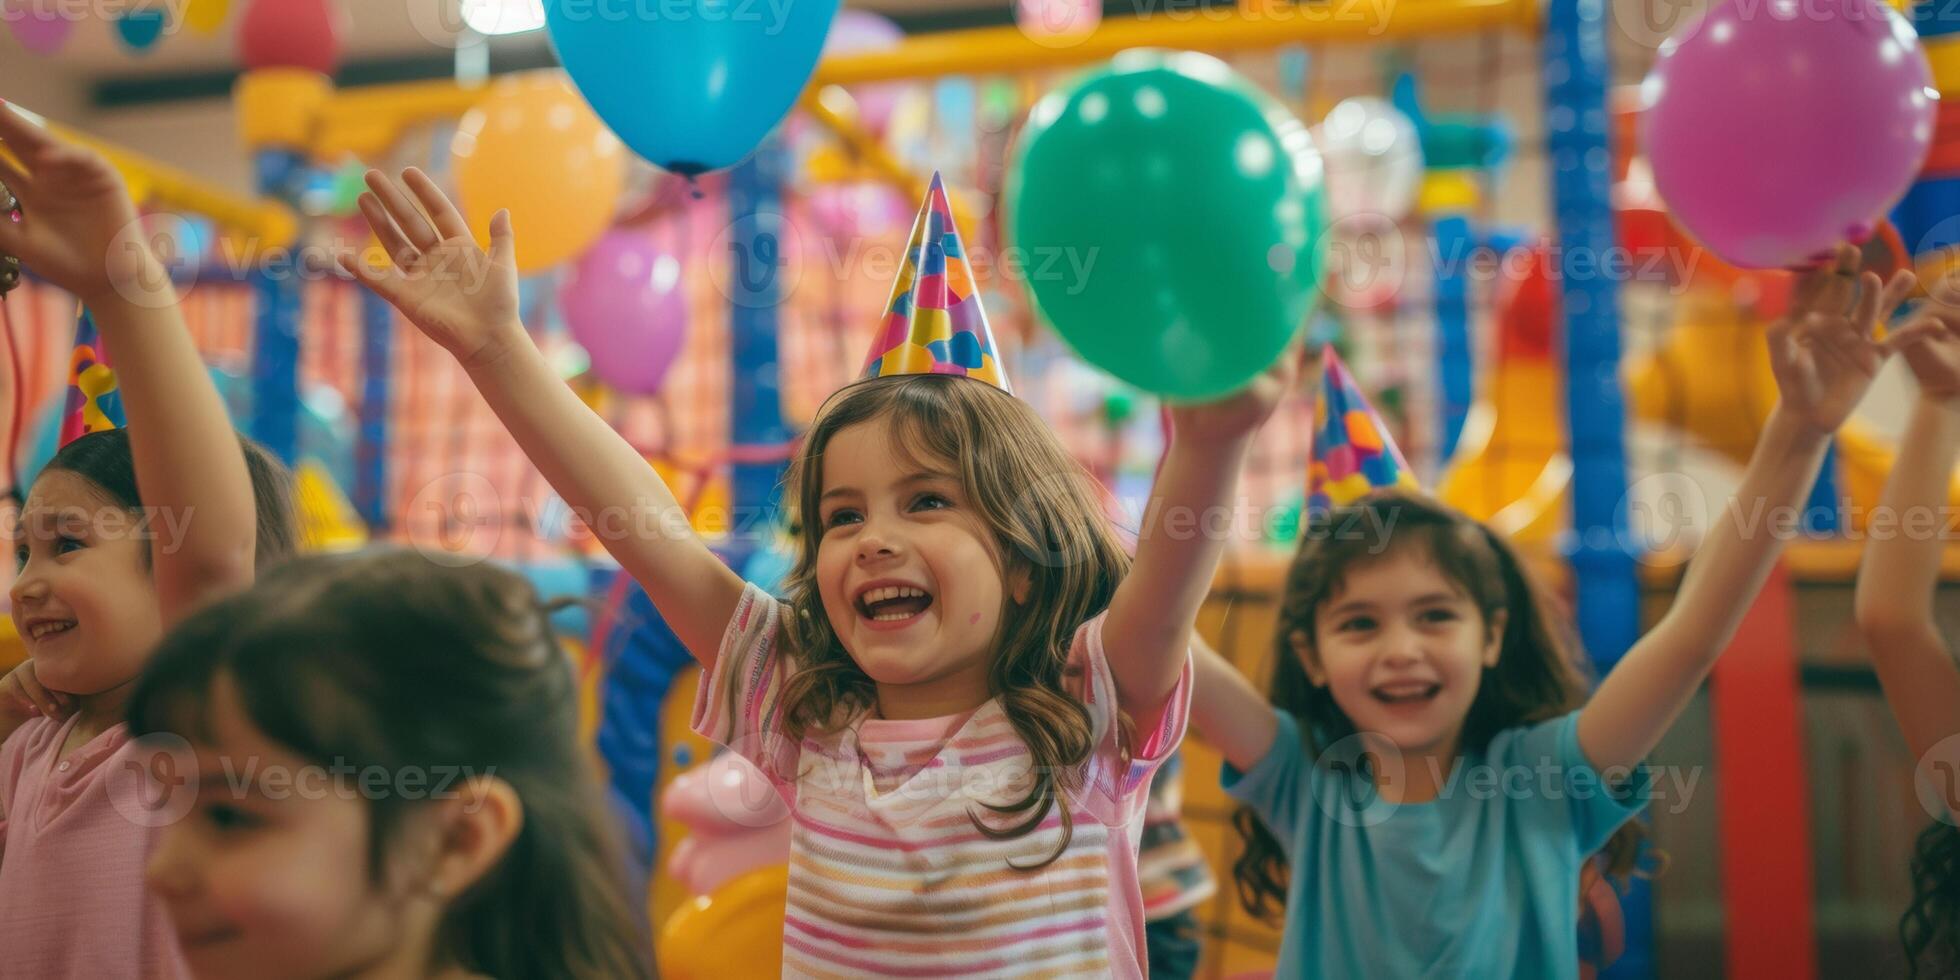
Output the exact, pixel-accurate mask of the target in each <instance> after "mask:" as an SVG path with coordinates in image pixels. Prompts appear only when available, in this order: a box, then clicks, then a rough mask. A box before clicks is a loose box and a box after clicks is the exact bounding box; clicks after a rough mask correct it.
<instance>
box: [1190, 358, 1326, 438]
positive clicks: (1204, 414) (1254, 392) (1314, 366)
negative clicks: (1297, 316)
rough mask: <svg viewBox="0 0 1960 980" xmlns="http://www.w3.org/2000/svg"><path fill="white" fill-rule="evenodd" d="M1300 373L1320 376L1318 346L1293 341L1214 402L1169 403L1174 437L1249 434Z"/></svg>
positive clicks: (1277, 403)
mask: <svg viewBox="0 0 1960 980" xmlns="http://www.w3.org/2000/svg"><path fill="white" fill-rule="evenodd" d="M1302 374H1304V375H1305V376H1306V377H1307V378H1309V379H1311V381H1312V382H1316V383H1317V382H1318V381H1319V379H1320V348H1318V347H1309V346H1306V345H1303V344H1296V345H1295V346H1293V347H1289V348H1287V349H1286V352H1285V353H1283V354H1281V355H1280V356H1279V359H1278V360H1276V361H1274V362H1273V366H1272V367H1269V368H1267V369H1266V370H1265V371H1264V372H1262V373H1260V374H1259V376H1258V377H1255V378H1253V379H1252V381H1251V382H1250V383H1248V384H1247V385H1246V386H1245V387H1244V388H1241V389H1239V391H1237V392H1236V393H1234V394H1231V395H1227V396H1225V397H1224V398H1221V399H1219V400H1218V401H1213V402H1200V403H1195V404H1184V405H1172V406H1171V407H1170V414H1171V421H1172V424H1173V426H1174V429H1175V432H1176V434H1177V435H1178V436H1180V437H1183V438H1187V439H1202V440H1205V441H1207V442H1210V441H1213V440H1217V441H1230V440H1234V439H1240V438H1243V437H1245V436H1248V435H1251V434H1252V432H1253V431H1254V430H1256V429H1258V428H1259V427H1260V426H1261V425H1264V424H1265V422H1266V420H1267V419H1268V418H1270V417H1272V414H1273V409H1275V408H1277V407H1278V406H1279V402H1280V399H1281V398H1282V397H1284V396H1285V395H1286V393H1287V392H1288V391H1289V390H1291V389H1292V388H1293V386H1294V385H1295V384H1297V383H1299V380H1300V378H1301V376H1302Z"/></svg>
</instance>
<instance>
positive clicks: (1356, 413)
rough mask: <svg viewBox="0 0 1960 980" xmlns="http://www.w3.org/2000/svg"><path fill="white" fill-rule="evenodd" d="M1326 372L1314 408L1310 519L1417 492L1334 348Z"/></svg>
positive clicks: (1309, 469)
mask: <svg viewBox="0 0 1960 980" xmlns="http://www.w3.org/2000/svg"><path fill="white" fill-rule="evenodd" d="M1326 371H1327V374H1326V377H1325V378H1324V379H1322V381H1321V384H1320V394H1319V396H1318V397H1316V398H1315V399H1314V405H1313V459H1312V460H1311V461H1309V462H1308V464H1307V513H1309V514H1315V515H1319V514H1326V513H1327V512H1329V511H1331V510H1333V509H1334V508H1336V507H1345V506H1347V505H1349V504H1352V503H1354V502H1355V501H1356V500H1359V499H1361V498H1362V497H1364V496H1367V494H1368V493H1369V491H1371V490H1379V489H1382V488H1385V487H1398V488H1400V489H1403V490H1410V491H1413V490H1416V489H1417V486H1416V477H1415V471H1414V470H1411V469H1410V468H1409V461H1408V460H1406V459H1403V458H1402V450H1400V449H1397V448H1396V447H1395V440H1394V439H1393V438H1391V437H1390V436H1389V434H1388V426H1387V425H1385V424H1384V423H1383V422H1382V418H1381V416H1380V415H1378V414H1376V412H1375V407H1374V406H1373V405H1370V404H1368V399H1367V396H1365V395H1363V394H1362V393H1361V388H1360V387H1359V386H1358V385H1356V384H1355V383H1354V376H1353V375H1351V374H1349V373H1348V370H1347V365H1345V364H1342V363H1341V358H1340V356H1339V355H1337V354H1335V353H1334V350H1333V348H1331V347H1330V348H1328V350H1327V368H1326Z"/></svg>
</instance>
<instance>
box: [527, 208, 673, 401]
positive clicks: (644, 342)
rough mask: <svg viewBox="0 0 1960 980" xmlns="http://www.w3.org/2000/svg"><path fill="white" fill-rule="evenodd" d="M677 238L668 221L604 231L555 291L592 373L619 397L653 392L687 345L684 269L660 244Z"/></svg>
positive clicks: (658, 388)
mask: <svg viewBox="0 0 1960 980" xmlns="http://www.w3.org/2000/svg"><path fill="white" fill-rule="evenodd" d="M679 237H680V236H679V235H678V234H676V233H675V232H674V231H672V230H671V229H670V228H668V226H667V223H666V222H660V223H657V224H656V225H654V226H653V227H652V228H651V229H649V228H620V229H614V230H612V231H609V232H607V233H606V234H605V235H604V236H603V237H601V238H600V239H599V241H598V242H597V243H595V244H594V245H593V246H592V248H591V249H590V250H589V251H587V252H586V253H585V255H583V256H581V257H580V258H579V260H578V262H576V263H574V264H573V266H572V270H571V272H570V274H569V275H567V276H566V278H565V282H564V284H563V285H562V286H561V287H560V288H559V292H558V309H559V312H561V313H562V314H564V317H565V325H566V326H567V327H568V328H570V330H571V333H572V339H573V340H576V341H578V343H579V346H581V347H584V348H585V351H586V353H588V354H590V355H592V373H593V374H595V375H597V376H598V378H599V380H601V381H604V382H605V383H606V384H608V385H611V386H612V387H614V388H616V389H618V390H619V391H621V392H623V393H626V394H629V395H651V394H653V393H654V392H656V391H659V390H660V383H661V381H663V380H664V379H665V378H666V377H667V370H668V369H669V368H671V367H673V365H674V361H675V360H677V359H679V357H680V353H681V348H682V347H683V346H684V345H685V344H686V341H687V289H686V287H687V276H686V271H687V270H686V267H685V265H684V264H683V263H682V261H681V258H680V256H678V255H676V254H675V253H674V252H673V251H672V250H670V249H669V248H667V247H666V246H665V245H663V244H662V243H664V242H672V241H675V240H677V239H678V238H679Z"/></svg>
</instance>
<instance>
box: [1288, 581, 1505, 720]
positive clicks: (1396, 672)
mask: <svg viewBox="0 0 1960 980" xmlns="http://www.w3.org/2000/svg"><path fill="white" fill-rule="evenodd" d="M1497 615H1498V617H1499V621H1498V622H1494V623H1490V622H1486V621H1485V619H1484V615H1483V613H1482V611H1481V610H1479V608H1478V606H1477V604H1476V602H1475V601H1474V600H1472V599H1471V597H1470V596H1469V595H1468V594H1466V593H1465V592H1464V590H1463V589H1462V588H1461V587H1460V586H1458V585H1457V583H1456V582H1454V581H1453V580H1451V579H1450V577H1449V576H1448V575H1446V574H1444V573H1443V570H1442V568H1441V567H1439V566H1438V565H1437V563H1436V562H1434V561H1432V560H1430V558H1429V556H1428V555H1427V554H1426V553H1424V551H1423V550H1422V549H1421V548H1417V547H1402V548H1397V549H1394V550H1392V551H1390V552H1389V553H1388V554H1386V555H1383V556H1382V557H1381V558H1379V559H1376V560H1373V561H1368V562H1364V563H1359V564H1356V565H1353V566H1351V567H1349V568H1348V570H1347V575H1346V577H1345V578H1344V579H1343V580H1342V581H1341V583H1340V586H1339V587H1338V588H1336V589H1335V590H1334V592H1333V594H1332V595H1330V596H1329V597H1328V598H1327V599H1326V600H1325V601H1324V602H1322V603H1321V606H1320V608H1319V609H1318V610H1317V611H1316V613H1315V615H1314V636H1313V639H1312V643H1311V644H1310V645H1309V644H1306V643H1304V642H1303V641H1304V640H1305V637H1303V636H1295V637H1294V638H1293V640H1294V645H1295V647H1296V651H1297V652H1298V653H1299V654H1300V655H1301V657H1302V660H1303V662H1304V666H1305V667H1306V671H1307V677H1308V678H1309V679H1310V680H1311V681H1312V682H1313V683H1314V684H1316V685H1319V686H1322V687H1325V688H1327V689H1328V692H1329V693H1331V694H1332V695H1333V698H1334V703H1335V704H1337V705H1339V706H1340V709H1341V711H1342V712H1343V713H1345V714H1346V715H1347V717H1348V719H1349V720H1350V721H1351V722H1353V724H1354V728H1355V730H1356V731H1358V732H1367V733H1373V734H1376V735H1379V736H1383V737H1385V738H1387V739H1389V740H1390V741H1392V742H1393V743H1394V745H1395V747H1396V748H1397V749H1399V750H1401V751H1402V752H1404V753H1407V754H1411V755H1416V754H1420V755H1435V756H1438V757H1442V758H1453V757H1454V754H1455V752H1456V749H1457V747H1458V743H1459V740H1460V738H1461V736H1462V733H1463V723H1464V719H1465V718H1467V717H1468V716H1469V714H1470V706H1471V704H1472V703H1474V702H1475V701H1476V699H1477V690H1478V688H1479V687H1480V686H1481V684H1482V681H1483V673H1484V670H1485V668H1487V667H1493V666H1495V665H1496V664H1497V657H1498V654H1499V652H1500V651H1501V650H1502V646H1503V645H1502V641H1501V638H1502V636H1503V635H1504V623H1503V622H1502V617H1503V615H1504V614H1503V613H1502V612H1499V613H1498V614H1497Z"/></svg>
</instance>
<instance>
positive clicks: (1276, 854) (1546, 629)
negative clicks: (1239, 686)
mask: <svg viewBox="0 0 1960 980" xmlns="http://www.w3.org/2000/svg"><path fill="white" fill-rule="evenodd" d="M1404 548H1420V549H1421V550H1422V551H1423V553H1424V554H1426V555H1427V556H1428V557H1429V558H1430V559H1431V560H1432V561H1434V562H1435V563H1436V567H1437V568H1438V569H1440V570H1441V571H1442V573H1443V574H1444V575H1445V576H1447V577H1448V578H1449V579H1450V580H1451V581H1452V582H1454V583H1455V584H1456V586H1457V587H1458V588H1459V589H1462V590H1463V592H1464V594H1466V595H1468V596H1469V597H1470V599H1471V601H1472V602H1475V603H1476V605H1477V609H1478V611H1479V612H1480V613H1481V614H1482V616H1483V618H1484V622H1485V623H1490V622H1494V621H1495V617H1496V615H1497V614H1498V613H1500V612H1502V613H1504V614H1505V625H1504V636H1503V640H1502V646H1501V647H1500V652H1499V654H1498V658H1497V663H1496V665H1495V666H1491V667H1486V668H1484V670H1483V676H1482V678H1481V682H1480V684H1479V686H1478V688H1477V697H1476V699H1475V700H1474V701H1472V702H1471V704H1470V712H1469V714H1468V715H1467V716H1465V718H1464V720H1463V734H1462V736H1461V737H1460V739H1459V740H1458V743H1457V744H1458V751H1459V752H1465V753H1467V752H1481V751H1483V750H1484V748H1485V747H1487V746H1488V745H1489V744H1490V740H1491V737H1492V736H1494V735H1496V734H1497V733H1498V732H1501V731H1503V730H1504V729H1506V728H1512V727H1515V726H1518V725H1528V724H1531V723H1533V722H1540V721H1547V720H1550V719H1552V718H1556V717H1558V716H1560V715H1563V714H1566V713H1568V712H1571V711H1574V710H1577V709H1578V708H1579V707H1580V706H1581V705H1582V704H1584V703H1585V699H1586V692H1587V691H1588V690H1589V687H1588V684H1587V678H1586V675H1585V674H1584V673H1583V672H1582V668H1581V667H1580V661H1579V659H1578V656H1577V650H1578V644H1577V641H1576V639H1575V638H1574V637H1573V636H1571V635H1570V633H1569V630H1568V629H1567V627H1566V625H1565V620H1564V618H1563V617H1561V616H1558V615H1557V614H1555V613H1554V612H1553V607H1552V605H1551V601H1550V599H1549V597H1548V596H1547V595H1546V594H1545V591H1544V590H1543V589H1542V588H1540V587H1539V586H1538V584H1537V582H1536V581H1535V580H1534V579H1533V578H1532V576H1531V574H1530V572H1529V571H1528V570H1527V569H1526V568H1525V565H1524V563H1523V562H1521V561H1520V560H1519V559H1518V555H1517V552H1516V551H1515V550H1513V549H1512V547H1511V544H1510V542H1508V541H1506V540H1504V538H1503V536H1502V535H1499V534H1496V533H1493V532H1492V531H1491V530H1490V529H1488V528H1486V527H1484V526H1483V525H1482V524H1480V523H1478V522H1477V521H1475V520H1472V519H1471V518H1470V517H1469V516H1467V515H1465V514H1463V513H1461V512H1459V511H1456V510H1453V509H1451V508H1448V507H1445V506H1443V505H1442V504H1439V503H1436V502H1434V501H1432V500H1428V499H1425V498H1421V497H1416V496H1412V495H1408V494H1402V493H1394V492H1384V493H1379V494H1374V495H1371V496H1369V497H1367V498H1364V499H1362V500H1360V501H1358V502H1356V503H1355V504H1354V505H1353V506H1351V507H1347V508H1342V509H1338V510H1335V511H1334V512H1332V513H1331V514H1327V515H1324V516H1320V517H1316V518H1315V519H1313V520H1312V521H1310V522H1309V523H1308V525H1307V526H1306V527H1305V528H1304V529H1303V532H1302V534H1301V537H1300V549H1299V551H1298V552H1297V553H1296V554H1295V555H1294V558H1293V563H1292V566H1291V567H1290V568H1289V569H1288V570H1287V573H1286V590H1285V593H1284V594H1283V596H1282V598H1281V600H1280V613H1279V628H1278V631H1277V636H1275V637H1274V649H1273V654H1274V656H1273V678H1272V684H1271V687H1270V689H1269V690H1270V694H1269V695H1268V698H1269V700H1270V701H1271V702H1272V704H1273V706H1274V707H1277V708H1280V709H1283V710H1285V711H1287V712H1288V713H1290V714H1292V715H1293V716H1294V717H1295V718H1298V719H1299V720H1300V728H1301V732H1302V737H1303V738H1305V739H1306V740H1307V743H1308V744H1307V748H1308V753H1307V756H1308V758H1315V757H1318V756H1319V755H1320V753H1321V752H1322V751H1323V750H1324V749H1326V748H1327V747H1328V746H1331V745H1333V744H1335V743H1336V742H1338V741H1340V740H1341V739H1343V738H1346V737H1347V736H1349V735H1352V734H1354V722H1353V721H1351V720H1350V719H1349V718H1348V716H1347V713H1346V712H1344V711H1342V710H1341V707H1340V705H1339V704H1337V703H1335V701H1334V695H1333V694H1332V692H1330V691H1329V690H1328V689H1327V688H1325V687H1317V686H1315V685H1314V684H1313V682H1312V681H1310V680H1309V679H1308V677H1307V672H1306V668H1305V667H1304V666H1303V665H1302V664H1301V663H1300V657H1299V655H1298V654H1297V653H1296V652H1295V650H1294V646H1293V641H1292V637H1293V636H1294V635H1296V634H1304V635H1305V636H1306V637H1307V638H1308V640H1309V642H1311V641H1312V638H1313V637H1314V635H1315V633H1314V620H1315V617H1316V616H1317V615H1318V613H1319V610H1320V606H1321V604H1322V603H1324V602H1326V601H1328V600H1329V599H1331V598H1332V597H1333V596H1334V595H1335V594H1336V593H1338V592H1339V591H1340V588H1341V584H1342V583H1343V582H1345V581H1346V580H1347V575H1348V572H1349V571H1351V570H1353V569H1354V568H1356V567H1358V566H1361V565H1364V564H1366V563H1368V562H1371V561H1376V560H1379V559H1380V558H1381V557H1382V556H1383V555H1384V554H1386V553H1388V552H1389V550H1390V549H1404ZM1232 822H1233V825H1234V826H1235V827H1237V829H1238V831H1239V835H1240V837H1242V838H1243V839H1244V842H1245V850H1244V853H1243V854H1241V855H1240V857H1239V859H1238V861H1237V863H1236V864H1234V865H1233V868H1232V874H1233V877H1234V878H1235V879H1236V880H1237V884H1238V891H1239V900H1240V902H1241V903H1242V904H1244V905H1245V907H1246V910H1247V911H1249V912H1251V913H1252V914H1254V915H1256V916H1259V917H1260V918H1271V917H1272V915H1273V912H1274V909H1273V908H1272V907H1271V906H1270V904H1269V903H1271V902H1275V901H1277V902H1284V901H1285V899H1286V885H1287V864H1286V856H1285V853H1284V852H1283V851H1282V850H1281V849H1280V843H1279V841H1278V840H1277V839H1275V838H1274V837H1273V835H1272V833H1271V831H1269V830H1267V829H1266V826H1265V825H1264V824H1263V823H1261V822H1260V820H1259V819H1258V817H1257V816H1256V815H1255V814H1254V813H1253V812H1252V811H1251V810H1250V809H1248V808H1245V807H1240V808H1239V809H1238V810H1237V812H1235V813H1234V814H1233V816H1232ZM1645 836H1646V831H1645V828H1644V827H1643V826H1642V825H1641V824H1640V823H1639V822H1638V821H1628V822H1627V823H1626V824H1624V825H1622V826H1621V827H1620V829H1619V830H1618V831H1616V832H1615V833H1614V835H1613V837H1612V838H1611V839H1610V840H1609V841H1608V842H1607V844H1606V846H1605V847H1604V848H1603V849H1602V853H1603V854H1605V855H1606V857H1607V869H1606V870H1607V873H1608V874H1610V875H1614V876H1618V877H1621V878H1624V877H1625V876H1627V875H1629V874H1632V873H1634V872H1635V870H1636V867H1635V864H1636V860H1637V859H1638V858H1639V853H1640V852H1639V845H1640V842H1641V840H1642V839H1644V838H1645Z"/></svg>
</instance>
